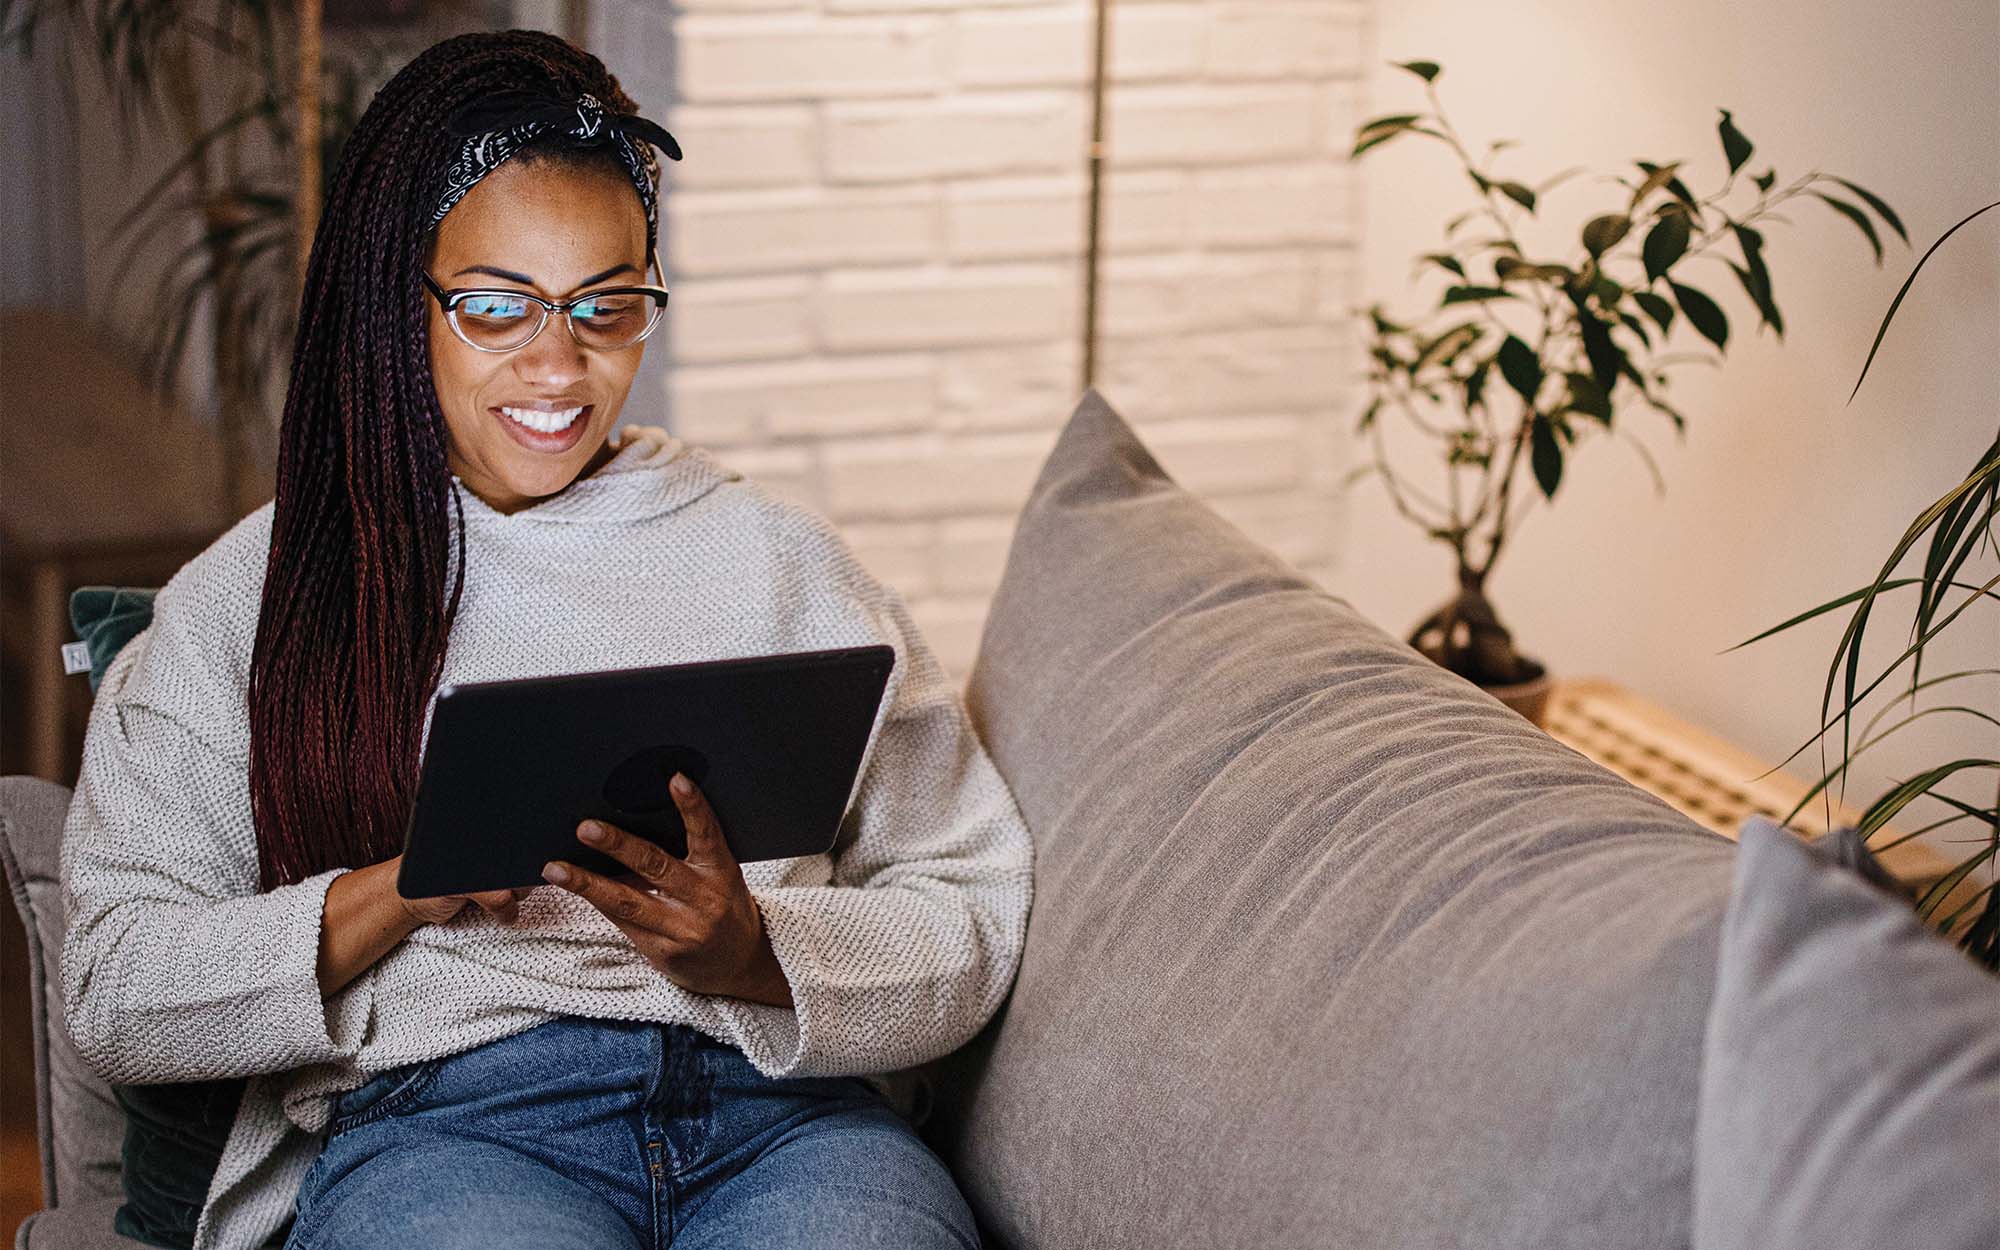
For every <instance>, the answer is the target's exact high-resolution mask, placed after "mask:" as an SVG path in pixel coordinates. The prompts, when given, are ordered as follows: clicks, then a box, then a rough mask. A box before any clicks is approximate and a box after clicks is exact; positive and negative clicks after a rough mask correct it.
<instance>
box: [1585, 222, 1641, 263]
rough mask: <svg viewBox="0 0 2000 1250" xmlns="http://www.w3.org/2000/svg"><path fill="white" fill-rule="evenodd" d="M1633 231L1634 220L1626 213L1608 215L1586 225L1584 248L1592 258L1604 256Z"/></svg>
mask: <svg viewBox="0 0 2000 1250" xmlns="http://www.w3.org/2000/svg"><path fill="white" fill-rule="evenodd" d="M1631 230H1632V219H1631V218H1630V217H1627V216H1626V215H1625V214H1624V213H1606V214H1604V215H1603V216H1601V217H1593V218H1591V219H1590V220H1589V221H1587V222H1585V223H1584V226H1583V246H1584V247H1585V249H1587V250H1588V251H1589V252H1590V254H1591V255H1592V256H1602V255H1604V254H1605V253H1606V252H1608V251H1610V250H1611V249H1612V248H1614V247H1616V246H1617V245H1618V240H1620V239H1622V238H1624V237H1625V236H1626V235H1627V234H1629V233H1630V232H1631Z"/></svg>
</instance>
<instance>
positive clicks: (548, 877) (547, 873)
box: [542, 863, 569, 885]
mask: <svg viewBox="0 0 2000 1250" xmlns="http://www.w3.org/2000/svg"><path fill="white" fill-rule="evenodd" d="M542 880H544V881H547V882H549V883H551V884H553V885H562V884H564V883H566V882H567V881H568V880H569V869H567V868H565V867H563V866H562V865H561V864H553V863H552V864H547V865H544V866H543V868H542Z"/></svg>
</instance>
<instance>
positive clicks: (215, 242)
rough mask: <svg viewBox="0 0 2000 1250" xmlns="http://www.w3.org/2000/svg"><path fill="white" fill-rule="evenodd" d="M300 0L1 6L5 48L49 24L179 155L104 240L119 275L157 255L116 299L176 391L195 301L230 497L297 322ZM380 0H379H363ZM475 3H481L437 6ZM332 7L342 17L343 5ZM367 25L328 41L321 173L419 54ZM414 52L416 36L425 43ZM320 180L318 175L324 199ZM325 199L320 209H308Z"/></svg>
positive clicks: (135, 130) (27, 40) (53, 0)
mask: <svg viewBox="0 0 2000 1250" xmlns="http://www.w3.org/2000/svg"><path fill="white" fill-rule="evenodd" d="M296 7H297V6H295V5H293V4H289V3H282V2H277V0H146V2H145V3H133V2H132V0H0V45H4V46H12V47H18V48H19V49H20V51H21V52H22V54H23V55H26V56H32V55H34V52H35V47H36V36H37V35H38V33H40V32H41V31H43V30H44V29H46V28H50V27H54V28H57V29H60V30H62V31H63V33H65V34H66V35H67V36H68V37H67V39H66V40H65V41H64V43H63V44H62V46H63V47H64V48H65V49H66V50H69V51H70V52H71V54H74V50H75V49H78V48H81V49H85V50H86V51H87V55H89V56H90V57H91V58H92V59H94V61H95V62H96V67H97V70H98V72H99V74H100V76H101V78H102V81H103V83H104V87H105V91H106V94H107V95H108V96H109V98H110V99H111V100H112V101H113V103H114V105H115V107H116V109H117V111H118V117H119V122H120V125H121V127H122V129H123V130H124V131H125V133H126V134H128V135H136V134H145V133H156V132H157V131H158V130H159V129H161V128H164V129H165V130H166V131H167V133H169V134H171V135H172V136H174V140H175V142H177V144H178V145H179V148H180V151H179V154H178V155H177V156H176V158H175V159H174V160H173V162H172V163H171V164H169V165H168V167H167V169H166V170H165V172H163V173H162V174H160V175H159V176H158V177H157V178H156V179H154V180H153V182H152V183H151V184H150V185H148V186H145V187H143V188H142V189H140V190H139V191H138V193H137V195H136V196H135V197H134V199H133V201H132V203H131V206H130V207H129V208H128V209H127V210H126V211H125V212H124V213H123V214H122V215H121V216H120V217H119V218H118V220H117V222H116V223H115V224H114V225H113V227H112V229H111V231H110V235H109V237H108V239H106V240H105V242H106V243H107V244H108V245H110V246H112V247H116V248H118V251H117V254H116V259H115V260H114V261H113V263H112V272H114V273H126V272H132V271H134V267H135V266H136V265H137V264H138V262H139V261H140V260H141V258H142V257H145V256H148V255H151V254H154V253H155V252H157V253H158V254H162V255H164V256H165V263H164V264H163V265H162V266H161V267H160V271H159V276H158V279H157V281H156V282H155V283H154V284H152V285H151V286H150V287H144V286H142V287H138V288H136V289H132V290H128V291H123V292H121V294H120V296H119V299H120V300H121V301H129V302H130V303H131V305H132V306H135V307H143V308H145V309H147V310H148V312H147V315H146V316H145V317H144V319H143V325H139V326H135V327H133V328H134V329H135V330H136V331H138V332H139V333H142V334H144V336H145V338H144V341H143V343H142V344H140V347H141V355H140V359H139V361H138V365H139V368H140V371H141V373H142V374H143V375H144V376H145V378H146V379H147V380H148V381H149V382H150V383H151V384H152V385H153V387H154V388H155V390H156V391H158V392H159V393H160V394H161V395H162V396H163V397H167V398H172V397H174V395H175V393H176V391H177V390H178V386H177V379H178V377H179V374H180V368H181V365H182V363H183V361H184V359H185V358H186V355H187V352H188V346H189V342H190V339H191V338H192V337H193V335H194V333H195V331H196V329H197V328H198V327H199V326H200V325H201V321H202V316H203V313H204V311H206V312H207V313H208V315H209V316H210V317H211V319H212V325H213V347H212V355H211V357H210V359H209V360H208V361H207V365H208V372H209V376H211V377H212V378H213V379H214V382H215V387H216V394H217V402H218V406H219V410H220V411H219V413H218V418H219V427H220V430H221V432H222V436H223V438H224V444H225V448H226V454H227V455H228V457H229V463H228V465H227V466H225V467H226V469H227V471H228V473H229V477H230V494H231V497H232V499H236V500H237V504H238V506H249V504H250V503H251V502H254V501H248V500H243V499H241V498H240V497H239V491H240V490H241V485H242V482H243V480H244V473H245V465H246V464H247V462H248V461H249V459H250V458H251V457H252V456H253V455H254V451H253V443H252V438H251V431H252V428H253V427H256V426H258V425H263V426H265V427H267V428H269V427H274V426H275V413H273V412H269V411H265V408H266V404H265V396H266V395H267V393H268V390H269V388H270V385H271V383H272V381H273V379H274V378H277V377H281V376H282V375H283V371H284V369H285V367H286V366H287V364H288V362H289V361H290V359H291V350H292V341H293V339H294V337H295V335H296V332H297V319H298V300H299V296H298V275H299V272H300V266H299V255H298V247H299V245H298V233H299V205H298V204H297V202H296V201H297V198H298V188H299V176H298V174H299V152H298V144H297V139H296V136H297V132H298V120H299V116H300V105H299V102H298V89H299V81H298V72H299V70H298V63H297V60H296V52H295V49H296V46H297V45H296V33H297V32H296V22H295V21H294V14H295V12H296ZM370 7H374V6H370ZM436 7H438V8H439V9H440V10H444V9H447V8H452V7H457V8H462V9H465V10H466V11H467V12H468V13H477V16H480V17H484V16H486V15H485V14H484V13H479V12H477V6H475V5H468V4H461V5H457V6H449V5H444V4H439V5H437V6H436ZM330 16H335V17H337V16H339V8H338V6H334V12H333V14H331V15H330ZM408 45H409V40H408V39H404V40H402V41H400V44H399V43H398V41H396V40H393V39H386V38H377V37H374V36H373V35H372V34H370V33H369V32H366V31H362V30H352V31H348V32H346V37H344V38H341V39H338V40H329V41H328V42H327V43H326V45H325V51H324V56H323V59H322V63H321V71H320V85H319V88H318V92H317V96H318V99H317V104H318V112H319V134H318V154H319V168H320V169H321V170H322V171H331V170H332V169H333V168H334V167H335V165H336V163H337V160H338V156H339V152H340V149H341V146H342V145H343V144H344V143H345V142H346V141H347V136H348V135H349V134H350V133H351V132H352V131H353V129H354V123H355V122H356V121H358V120H359V119H360V115H361V110H362V109H363V108H364V107H366V104H367V99H368V96H369V95H371V94H372V93H373V91H374V90H375V88H376V87H377V86H379V85H380V84H381V83H382V82H384V81H386V80H387V78H388V77H389V76H390V75H391V74H393V73H394V72H395V69H396V68H397V67H398V66H399V65H400V64H401V63H402V62H403V61H404V60H405V59H407V57H408V55H409V54H410V52H411V51H412V49H411V47H410V46H408ZM417 46H421V45H420V44H419V45H417ZM327 181H328V179H327V178H325V177H322V178H321V179H320V184H319V185H320V193H321V197H322V203H323V199H324V193H325V189H326V184H327ZM318 208H319V206H318V205H315V206H314V210H313V211H314V215H315V219H316V217H317V212H318Z"/></svg>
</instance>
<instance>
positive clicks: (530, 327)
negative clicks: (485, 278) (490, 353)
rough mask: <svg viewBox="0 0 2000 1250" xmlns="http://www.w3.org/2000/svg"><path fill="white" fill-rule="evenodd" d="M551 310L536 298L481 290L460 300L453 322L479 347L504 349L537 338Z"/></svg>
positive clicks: (453, 312) (453, 310)
mask: <svg viewBox="0 0 2000 1250" xmlns="http://www.w3.org/2000/svg"><path fill="white" fill-rule="evenodd" d="M546 312H547V310H546V309H544V308H543V307H542V306H541V305H540V304H537V303H535V302H534V301H533V300H528V299H522V298H521V297H520V296H518V295H508V294H505V293H504V292H497V291H481V292H479V293H477V294H473V295H468V296H466V297H465V298H464V299H461V300H460V301H458V306H457V307H455V308H454V309H452V322H453V324H454V325H456V326H457V327H458V332H459V333H460V334H463V335H464V336H465V338H466V341H467V342H469V343H471V344H473V345H474V346H475V347H484V348H486V349H488V350H496V351H497V350H504V349H506V348H510V347H519V346H520V345H521V344H523V343H525V342H527V341H528V340H529V339H531V338H533V337H534V335H535V331H536V330H537V329H539V328H540V327H541V324H542V318H543V316H544V315H545V314H546Z"/></svg>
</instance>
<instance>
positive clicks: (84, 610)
mask: <svg viewBox="0 0 2000 1250" xmlns="http://www.w3.org/2000/svg"><path fill="white" fill-rule="evenodd" d="M159 593H160V592H159V589H158V588H157V587H136V586H79V587H78V588H77V589H75V590H73V591H71V592H70V596H69V623H70V626H71V628H73V629H75V630H76V636H77V638H78V639H79V640H81V641H82V642H83V643H84V644H86V645H87V646H88V647H89V648H90V688H91V690H92V691H93V692H95V691H96V689H97V687H98V683H100V682H102V681H103V680H104V670H105V669H106V668H108V667H110V665H111V661H112V659H113V657H115V656H116V655H117V654H118V652H119V650H120V649H121V648H123V647H124V645H125V644H126V643H128V642H130V641H132V635H134V634H136V633H138V632H139V631H140V630H142V629H144V628H146V626H147V624H149V623H150V622H151V621H152V619H153V596H155V595H157V594H159Z"/></svg>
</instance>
